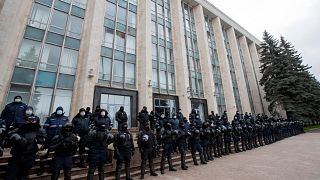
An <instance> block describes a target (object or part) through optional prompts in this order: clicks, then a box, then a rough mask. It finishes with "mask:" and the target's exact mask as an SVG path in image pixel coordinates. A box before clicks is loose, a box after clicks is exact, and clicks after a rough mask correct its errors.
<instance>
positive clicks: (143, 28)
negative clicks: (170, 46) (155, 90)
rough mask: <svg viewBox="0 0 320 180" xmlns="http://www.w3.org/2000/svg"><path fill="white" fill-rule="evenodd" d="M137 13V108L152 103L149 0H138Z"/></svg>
mask: <svg viewBox="0 0 320 180" xmlns="http://www.w3.org/2000/svg"><path fill="white" fill-rule="evenodd" d="M137 3H138V13H137V17H138V18H137V19H138V21H137V73H136V80H137V83H138V91H139V93H138V99H139V100H138V102H139V103H138V104H139V108H138V110H140V109H142V107H143V106H147V107H148V108H149V109H153V107H152V105H153V103H152V85H151V83H149V82H151V81H152V60H151V59H152V58H151V52H152V49H151V47H152V46H151V45H152V42H151V8H150V0H139V1H137Z"/></svg>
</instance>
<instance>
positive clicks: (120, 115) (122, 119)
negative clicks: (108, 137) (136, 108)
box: [116, 106, 128, 130]
mask: <svg viewBox="0 0 320 180" xmlns="http://www.w3.org/2000/svg"><path fill="white" fill-rule="evenodd" d="M116 121H117V122H118V130H121V127H122V124H124V123H127V122H128V116H127V113H126V112H125V111H124V107H123V106H121V107H120V109H119V111H118V112H117V113H116Z"/></svg>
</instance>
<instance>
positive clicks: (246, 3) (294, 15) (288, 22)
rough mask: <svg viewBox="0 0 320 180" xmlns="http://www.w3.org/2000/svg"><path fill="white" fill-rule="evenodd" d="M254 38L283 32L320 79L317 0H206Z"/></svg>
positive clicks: (319, 27)
mask: <svg viewBox="0 0 320 180" xmlns="http://www.w3.org/2000/svg"><path fill="white" fill-rule="evenodd" d="M208 1H210V2H211V3H212V4H213V5H214V6H216V7H217V8H219V9H220V10H221V11H223V12H224V13H225V14H227V15H228V16H229V17H231V18H232V19H233V20H235V21H236V22H237V23H239V24H240V25H241V26H242V27H244V28H245V29H247V30H248V31H249V32H250V33H252V34H253V35H254V36H256V37H257V38H258V39H260V40H261V39H262V33H263V31H264V30H267V31H268V32H269V33H271V34H272V35H274V36H275V37H277V38H279V37H280V35H283V36H284V37H285V38H286V39H287V40H288V41H290V42H291V43H292V44H293V45H294V46H295V48H296V50H297V51H299V52H300V53H301V56H302V57H303V60H304V64H308V65H311V66H312V68H311V69H310V71H311V73H313V74H314V75H315V77H316V78H317V79H318V80H320V56H319V54H320V0H208Z"/></svg>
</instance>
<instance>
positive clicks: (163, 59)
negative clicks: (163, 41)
mask: <svg viewBox="0 0 320 180" xmlns="http://www.w3.org/2000/svg"><path fill="white" fill-rule="evenodd" d="M159 58H160V62H166V54H165V49H164V47H162V46H159Z"/></svg>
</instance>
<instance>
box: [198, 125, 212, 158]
mask: <svg viewBox="0 0 320 180" xmlns="http://www.w3.org/2000/svg"><path fill="white" fill-rule="evenodd" d="M210 134H211V131H210V128H209V123H208V122H204V123H203V125H202V130H201V134H200V138H201V146H202V149H203V158H204V161H206V162H208V161H209V160H211V159H210V155H209V143H210V142H209V141H210Z"/></svg>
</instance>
